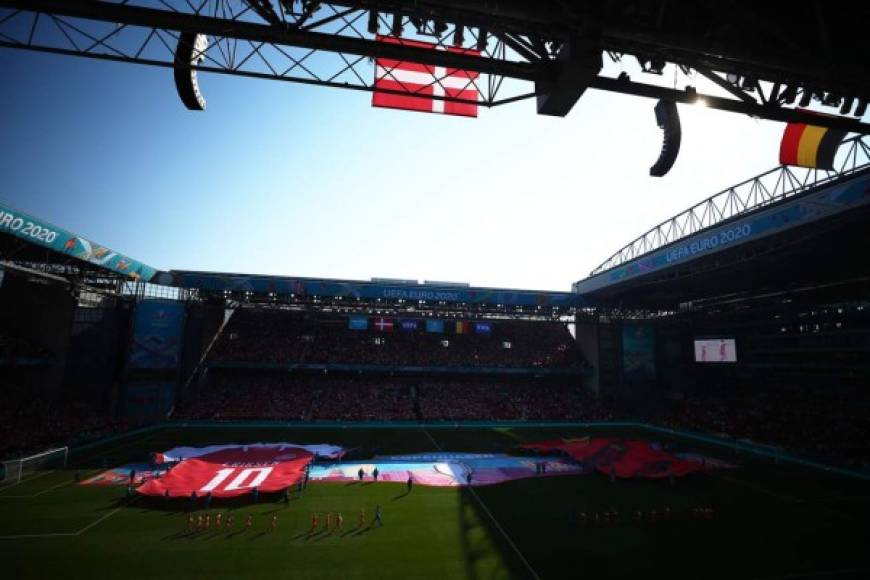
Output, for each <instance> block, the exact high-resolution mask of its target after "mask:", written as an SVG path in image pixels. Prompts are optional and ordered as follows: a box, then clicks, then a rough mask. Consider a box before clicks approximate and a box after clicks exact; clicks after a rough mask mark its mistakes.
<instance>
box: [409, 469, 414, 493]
mask: <svg viewBox="0 0 870 580" xmlns="http://www.w3.org/2000/svg"><path fill="white" fill-rule="evenodd" d="M413 486H414V479H413V478H412V477H411V474H410V473H408V493H411V488H412V487H413Z"/></svg>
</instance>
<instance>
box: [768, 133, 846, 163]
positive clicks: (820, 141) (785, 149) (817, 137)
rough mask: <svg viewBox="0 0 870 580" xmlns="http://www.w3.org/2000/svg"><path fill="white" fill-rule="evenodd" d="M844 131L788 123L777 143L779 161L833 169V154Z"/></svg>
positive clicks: (841, 140) (844, 135)
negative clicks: (779, 141)
mask: <svg viewBox="0 0 870 580" xmlns="http://www.w3.org/2000/svg"><path fill="white" fill-rule="evenodd" d="M845 137H846V131H840V130H837V129H826V128H825V127H817V126H816V125H807V124H806V123H789V124H788V125H786V127H785V131H784V132H783V134H782V142H781V143H780V144H779V162H780V163H781V164H783V165H799V166H800V167H812V168H815V169H829V170H830V169H833V168H834V155H835V154H836V153H837V148H838V147H839V146H840V143H842V142H843V138H845Z"/></svg>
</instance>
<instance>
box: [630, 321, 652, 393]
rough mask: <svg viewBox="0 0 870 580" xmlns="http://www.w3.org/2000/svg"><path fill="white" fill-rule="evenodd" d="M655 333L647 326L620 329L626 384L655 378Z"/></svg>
mask: <svg viewBox="0 0 870 580" xmlns="http://www.w3.org/2000/svg"><path fill="white" fill-rule="evenodd" d="M655 346H656V343H655V333H654V330H653V327H652V326H651V325H649V324H626V325H625V326H623V327H622V368H623V377H624V378H625V380H626V381H627V382H631V381H650V380H653V379H655V378H656V352H655V350H656V349H655Z"/></svg>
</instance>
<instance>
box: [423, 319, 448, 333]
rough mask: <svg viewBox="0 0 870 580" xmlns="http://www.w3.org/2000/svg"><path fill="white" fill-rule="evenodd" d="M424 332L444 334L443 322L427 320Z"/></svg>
mask: <svg viewBox="0 0 870 580" xmlns="http://www.w3.org/2000/svg"><path fill="white" fill-rule="evenodd" d="M426 332H444V321H443V320H427V321H426Z"/></svg>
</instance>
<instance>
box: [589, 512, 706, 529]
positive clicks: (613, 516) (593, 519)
mask: <svg viewBox="0 0 870 580" xmlns="http://www.w3.org/2000/svg"><path fill="white" fill-rule="evenodd" d="M689 513H690V514H691V516H692V519H695V520H712V519H713V508H711V507H693V508H691V510H689ZM672 515H674V512H672V511H671V508H669V507H665V508H663V509H661V510H656V509H651V510H649V511H642V510H636V511H635V512H634V517H633V519H634V521H635V522H637V523H643V522H646V523H650V524H655V523H657V522H666V521H668V520H670V519H671V516H672ZM577 519H578V522H579V523H580V525H581V526H583V527H586V526H587V525H592V526H600V525H605V526H608V525H615V524H618V523H619V512H618V511H617V510H615V509H612V508H611V509H609V510H604V511H603V512H591V513H589V514H587V513H586V512H580V514H579V516H578V518H577Z"/></svg>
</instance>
